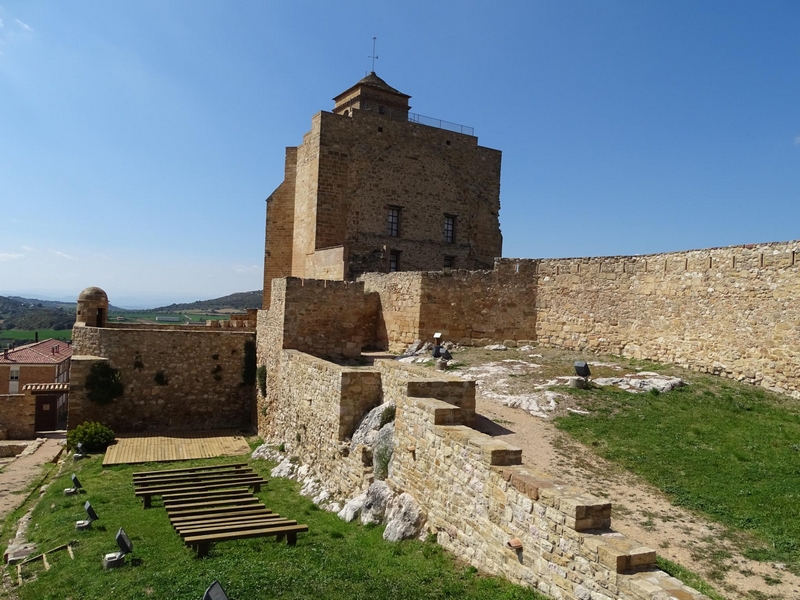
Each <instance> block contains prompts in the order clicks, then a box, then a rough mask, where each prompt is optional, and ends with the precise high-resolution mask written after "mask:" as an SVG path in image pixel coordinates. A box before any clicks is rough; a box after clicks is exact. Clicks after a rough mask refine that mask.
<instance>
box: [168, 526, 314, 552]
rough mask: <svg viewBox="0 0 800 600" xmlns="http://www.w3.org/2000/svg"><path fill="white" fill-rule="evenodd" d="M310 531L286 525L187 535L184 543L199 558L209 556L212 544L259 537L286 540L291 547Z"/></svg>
mask: <svg viewBox="0 0 800 600" xmlns="http://www.w3.org/2000/svg"><path fill="white" fill-rule="evenodd" d="M306 531H308V525H285V526H281V527H256V528H253V529H245V530H243V531H227V532H218V533H207V534H199V535H187V536H186V537H185V538H183V541H184V543H185V544H186V545H187V546H190V547H191V548H193V549H194V550H195V551H196V552H197V556H198V557H201V558H202V557H204V556H208V551H209V548H210V546H211V544H214V543H217V542H226V541H230V540H244V539H250V538H257V537H268V536H273V535H274V536H275V537H276V539H277V541H279V542H280V541H281V540H283V538H284V537H285V538H286V543H287V544H288V545H289V546H294V545H295V544H296V543H297V534H298V533H304V532H306Z"/></svg>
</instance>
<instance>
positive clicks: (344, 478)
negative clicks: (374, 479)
mask: <svg viewBox="0 0 800 600" xmlns="http://www.w3.org/2000/svg"><path fill="white" fill-rule="evenodd" d="M271 360H272V361H276V362H278V363H280V364H279V365H277V367H278V368H277V369H274V368H273V369H272V370H271V372H273V373H274V372H276V371H277V372H280V373H281V377H280V380H279V381H275V382H274V384H273V385H272V386H270V388H269V391H268V393H267V397H266V398H264V399H263V401H262V402H261V403H260V409H259V428H258V429H259V434H260V435H262V436H263V437H264V439H265V440H267V441H271V442H273V443H275V444H276V445H277V444H281V443H285V444H286V445H287V446H288V447H290V448H291V451H292V455H295V456H298V457H301V459H302V461H303V462H304V463H305V464H307V465H309V466H310V467H311V468H312V469H313V471H314V473H315V474H316V475H317V476H318V477H319V478H320V479H321V480H323V481H325V483H326V487H327V488H328V489H330V490H331V491H333V492H334V493H335V494H337V495H338V496H339V497H344V496H346V495H347V494H348V493H350V492H351V491H352V490H360V489H362V488H363V487H365V486H366V485H368V483H369V479H368V476H369V474H371V469H366V472H365V468H366V467H368V466H369V465H371V462H370V461H366V462H365V461H364V460H362V457H361V456H360V455H359V454H356V455H354V456H350V443H349V438H350V437H351V436H352V435H353V433H354V431H355V429H356V427H357V426H358V423H359V422H360V421H361V419H362V418H363V416H364V415H365V414H366V413H367V412H369V410H370V409H372V408H374V407H375V406H377V405H378V404H380V403H381V383H380V374H379V373H378V372H376V371H375V370H372V369H366V368H364V367H360V368H351V367H341V366H339V365H336V364H334V363H331V362H328V361H325V360H322V359H319V358H316V357H314V356H310V355H308V354H303V353H302V352H298V351H296V350H282V351H280V352H279V353H277V355H275V356H273V357H272V358H271ZM365 475H366V477H365Z"/></svg>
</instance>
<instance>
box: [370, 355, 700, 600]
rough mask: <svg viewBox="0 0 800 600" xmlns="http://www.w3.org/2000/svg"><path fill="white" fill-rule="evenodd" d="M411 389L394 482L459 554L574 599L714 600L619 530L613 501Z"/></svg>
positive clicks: (388, 375)
mask: <svg viewBox="0 0 800 600" xmlns="http://www.w3.org/2000/svg"><path fill="white" fill-rule="evenodd" d="M380 368H381V372H382V374H383V376H384V381H385V382H386V381H387V380H389V381H392V382H393V383H390V384H389V385H390V386H391V387H395V388H397V387H398V386H402V385H403V384H402V381H403V380H404V379H406V377H407V375H401V374H399V373H394V374H392V371H399V370H404V367H402V366H400V365H398V364H397V363H388V362H387V363H386V364H382V365H381V367H380ZM414 375H417V374H416V373H415V374H414ZM414 384H417V385H414ZM406 386H407V387H406V391H405V393H402V392H400V393H398V389H395V392H394V393H393V395H394V397H395V398H397V399H400V398H401V397H404V398H403V399H402V400H400V401H399V402H398V405H397V417H396V421H395V452H394V455H393V458H392V466H391V471H390V472H391V478H390V483H391V485H392V486H393V487H394V489H395V490H396V491H397V492H398V493H400V492H407V493H409V494H411V495H412V496H413V497H414V498H415V499H416V500H417V502H419V504H420V505H421V507H422V509H423V510H424V511H425V513H426V515H427V519H428V524H427V527H428V529H432V530H433V531H435V532H436V533H437V540H438V542H439V543H440V544H441V545H442V546H444V547H445V548H446V549H448V550H449V551H451V552H452V553H453V554H455V555H456V556H457V557H459V558H461V559H462V560H465V561H466V562H468V563H470V564H472V565H475V566H476V567H478V568H479V569H481V570H483V571H487V572H489V573H492V574H496V575H502V576H504V577H506V578H507V579H509V580H511V581H514V582H517V583H520V584H523V585H529V586H531V587H535V588H537V589H539V590H540V591H542V592H543V593H545V594H549V595H550V596H551V597H553V598H559V599H564V600H567V599H569V600H574V599H581V600H583V599H592V600H611V599H619V600H628V599H642V600H644V599H648V600H649V599H652V598H660V597H662V596H659V595H658V594H659V593H661V594H663V597H664V598H668V597H671V596H672V597H676V598H684V599H687V600H691V599H700V598H705V596H703V595H702V594H700V593H698V592H696V591H695V590H692V589H691V588H688V587H686V586H684V585H682V584H681V583H680V582H679V581H677V580H676V579H674V578H671V577H669V576H667V575H666V574H665V573H663V572H662V571H660V570H658V569H656V568H655V566H654V565H655V558H656V553H655V551H654V550H652V549H650V548H647V547H645V546H643V545H641V544H640V543H638V542H636V541H634V540H631V539H628V538H626V537H624V536H622V535H621V534H618V533H615V532H613V531H612V530H611V529H610V524H611V504H610V503H609V502H607V501H606V500H603V499H601V498H597V497H595V496H592V495H590V494H587V493H584V492H582V491H581V490H579V489H576V488H573V487H570V486H568V485H566V484H564V483H563V482H560V481H558V480H555V479H553V478H552V477H549V476H548V475H546V474H544V473H541V472H538V471H537V470H536V469H535V468H532V467H530V466H526V465H522V464H521V463H522V451H521V450H520V449H518V448H514V447H512V446H509V445H508V444H506V443H505V442H502V441H499V440H496V439H493V438H491V437H489V436H487V435H485V434H482V433H479V432H478V431H476V430H474V429H472V428H470V427H468V426H467V425H466V423H468V422H469V420H470V417H469V415H468V414H465V413H466V411H464V410H462V409H460V408H458V407H457V406H454V405H453V404H450V403H449V402H446V401H444V400H442V399H437V398H423V397H416V394H418V393H420V392H421V391H422V387H421V386H420V385H419V382H418V381H417V378H416V377H411V378H410V379H408V380H407V383H406ZM512 538H517V539H519V540H520V541H521V543H522V549H521V550H518V551H517V550H513V549H511V548H509V546H508V545H507V544H508V542H509V541H510V540H511V539H512Z"/></svg>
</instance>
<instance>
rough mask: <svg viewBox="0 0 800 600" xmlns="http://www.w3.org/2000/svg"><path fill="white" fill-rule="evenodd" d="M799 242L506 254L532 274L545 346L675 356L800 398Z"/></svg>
mask: <svg viewBox="0 0 800 600" xmlns="http://www.w3.org/2000/svg"><path fill="white" fill-rule="evenodd" d="M798 249H800V242H797V241H793V242H780V243H771V244H756V245H747V246H731V247H727V248H712V249H707V250H691V251H686V252H674V253H666V254H653V255H648V256H632V257H631V256H615V257H597V258H575V259H546V260H515V259H503V260H500V261H498V262H497V264H496V268H500V269H504V270H513V269H516V268H517V265H519V267H520V269H522V270H528V269H533V270H535V272H536V279H537V286H536V294H535V298H536V338H537V339H538V341H539V342H540V343H542V344H545V345H549V346H555V347H561V348H569V349H575V350H591V351H594V352H608V353H611V354H619V355H623V356H630V357H633V358H642V359H649V360H655V361H661V362H669V363H674V364H677V365H680V366H682V367H686V368H690V369H694V370H699V371H704V372H709V373H714V374H717V375H721V376H724V377H730V378H734V379H738V380H741V381H747V382H749V383H753V384H756V385H761V386H763V387H766V388H769V389H772V390H774V391H778V392H782V393H787V394H790V395H792V396H794V397H796V398H800V258H799V257H798Z"/></svg>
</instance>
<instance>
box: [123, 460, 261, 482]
mask: <svg viewBox="0 0 800 600" xmlns="http://www.w3.org/2000/svg"><path fill="white" fill-rule="evenodd" d="M247 466H248V465H247V463H230V464H223V465H208V466H205V467H185V468H182V469H161V470H158V471H139V472H137V473H134V474H133V479H134V481H135V480H136V479H137V478H147V477H152V476H161V475H168V474H170V473H195V472H198V471H213V470H215V469H240V468H242V467H247Z"/></svg>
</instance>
